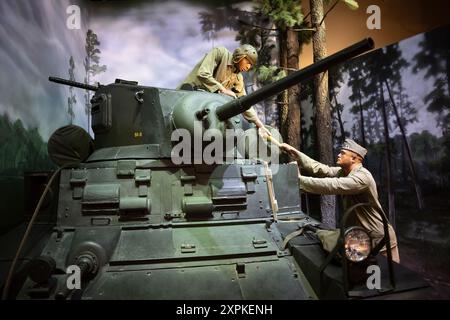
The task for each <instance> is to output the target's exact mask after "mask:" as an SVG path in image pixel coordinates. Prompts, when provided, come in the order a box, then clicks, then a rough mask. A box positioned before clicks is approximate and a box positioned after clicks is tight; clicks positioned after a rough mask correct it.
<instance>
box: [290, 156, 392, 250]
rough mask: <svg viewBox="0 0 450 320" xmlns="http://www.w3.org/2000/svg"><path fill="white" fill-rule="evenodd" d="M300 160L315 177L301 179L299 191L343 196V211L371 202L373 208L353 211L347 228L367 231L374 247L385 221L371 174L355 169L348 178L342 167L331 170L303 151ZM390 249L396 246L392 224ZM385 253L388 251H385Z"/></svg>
mask: <svg viewBox="0 0 450 320" xmlns="http://www.w3.org/2000/svg"><path fill="white" fill-rule="evenodd" d="M297 161H298V162H299V165H300V168H301V170H304V171H305V172H307V173H309V174H311V175H312V176H313V177H305V176H299V180H300V188H301V189H302V190H304V191H306V192H310V193H316V194H339V195H342V200H343V207H344V212H345V211H346V210H347V209H348V208H350V207H351V206H353V205H355V204H358V203H370V204H371V206H370V207H369V206H361V207H358V208H356V209H354V212H355V214H353V215H352V214H351V215H350V216H349V219H348V220H347V226H350V225H359V226H361V227H363V228H364V229H366V230H367V231H368V233H369V235H370V237H371V238H372V245H373V246H375V245H376V244H377V243H378V242H379V241H380V240H381V239H382V238H383V236H384V230H383V222H382V219H381V216H380V213H379V212H378V211H377V210H376V209H375V208H378V210H380V209H381V204H380V202H379V201H378V192H377V185H376V183H375V180H374V179H373V177H372V174H371V173H370V172H369V170H367V169H366V168H364V167H363V166H362V165H359V166H357V167H356V168H354V169H353V170H352V171H351V172H350V173H349V174H348V175H347V176H345V174H344V171H343V170H342V169H341V168H340V167H330V166H327V165H325V164H322V163H320V162H318V161H315V160H313V159H311V158H310V157H308V156H307V155H305V154H304V153H302V152H299V153H298V158H297ZM388 228H389V235H390V241H391V248H393V247H395V246H397V238H396V235H395V231H394V229H393V228H392V226H391V225H390V224H389V227H388ZM383 250H385V248H383Z"/></svg>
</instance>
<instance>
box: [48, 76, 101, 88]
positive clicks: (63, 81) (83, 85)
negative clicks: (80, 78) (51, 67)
mask: <svg viewBox="0 0 450 320" xmlns="http://www.w3.org/2000/svg"><path fill="white" fill-rule="evenodd" d="M48 80H50V81H51V82H56V83H60V84H64V85H66V86H71V87H77V88H81V89H86V90H91V91H97V90H98V86H94V85H91V84H86V83H81V82H76V81H72V80H67V79H62V78H57V77H48Z"/></svg>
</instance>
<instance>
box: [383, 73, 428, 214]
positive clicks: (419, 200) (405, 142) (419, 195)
mask: <svg viewBox="0 0 450 320" xmlns="http://www.w3.org/2000/svg"><path fill="white" fill-rule="evenodd" d="M384 84H385V85H386V88H387V91H388V93H389V99H390V100H391V104H392V108H393V109H394V113H395V117H396V119H397V123H398V127H399V128H400V132H401V133H402V140H403V145H404V147H405V149H406V153H407V155H408V162H409V168H410V169H411V178H412V181H413V184H414V189H415V190H416V197H417V204H418V206H419V209H420V210H423V208H424V203H423V198H422V191H421V190H420V185H419V183H418V182H417V174H416V168H415V166H414V161H413V159H412V155H411V148H410V147H409V143H408V139H407V138H406V132H405V128H404V127H403V124H402V122H401V119H400V115H399V113H398V110H397V105H396V104H395V101H394V97H393V96H392V92H391V88H390V87H389V84H388V82H387V80H385V81H384Z"/></svg>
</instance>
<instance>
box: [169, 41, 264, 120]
mask: <svg viewBox="0 0 450 320" xmlns="http://www.w3.org/2000/svg"><path fill="white" fill-rule="evenodd" d="M184 83H190V84H192V85H195V86H197V87H199V88H200V89H203V90H206V91H209V92H216V91H218V90H219V89H222V90H223V89H229V90H233V91H234V92H235V93H236V96H237V97H242V96H244V95H246V92H245V85H244V77H243V76H242V73H240V72H239V71H237V69H236V68H235V66H234V63H233V54H232V53H231V52H230V51H228V49H227V48H225V47H216V48H214V49H212V50H211V51H210V52H209V53H207V54H206V55H205V56H204V57H203V59H202V60H200V62H199V63H197V65H196V66H195V67H194V69H193V70H192V71H191V72H190V73H189V75H188V76H187V77H186V79H184V80H183V82H182V83H181V84H180V85H179V86H178V87H177V89H179V88H180V87H181V85H182V84H184ZM243 115H244V117H245V119H247V120H248V121H252V122H254V121H255V120H256V119H257V114H256V111H255V110H254V109H253V108H250V109H248V110H247V111H245V112H244V113H243Z"/></svg>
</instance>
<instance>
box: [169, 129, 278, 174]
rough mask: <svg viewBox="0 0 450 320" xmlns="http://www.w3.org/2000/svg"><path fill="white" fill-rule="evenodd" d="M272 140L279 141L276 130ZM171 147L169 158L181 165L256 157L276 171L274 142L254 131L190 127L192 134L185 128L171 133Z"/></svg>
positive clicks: (231, 161) (276, 151) (276, 156)
mask: <svg viewBox="0 0 450 320" xmlns="http://www.w3.org/2000/svg"><path fill="white" fill-rule="evenodd" d="M273 134H274V135H275V136H273V138H274V139H276V140H277V141H278V140H281V137H280V136H279V134H277V133H276V132H274V133H273ZM171 141H172V142H173V143H174V146H173V148H172V151H171V160H172V162H173V163H174V164H176V165H181V164H208V165H212V164H223V163H227V164H229V163H233V162H235V161H236V160H238V159H244V158H245V159H260V160H262V161H266V162H268V163H270V164H271V169H272V172H273V173H275V172H276V171H277V170H278V164H279V158H280V149H279V147H278V146H277V145H275V144H274V143H269V142H268V140H267V139H265V138H263V137H261V136H260V135H259V134H258V133H257V131H256V130H247V131H243V130H242V129H226V130H225V134H223V132H222V131H220V130H218V129H207V130H204V131H203V130H202V129H201V128H194V132H193V134H192V133H191V132H190V131H189V130H186V129H176V130H174V131H173V132H172V135H171Z"/></svg>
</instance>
